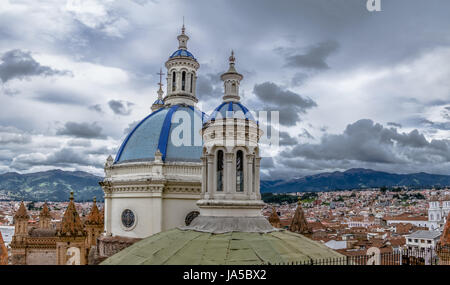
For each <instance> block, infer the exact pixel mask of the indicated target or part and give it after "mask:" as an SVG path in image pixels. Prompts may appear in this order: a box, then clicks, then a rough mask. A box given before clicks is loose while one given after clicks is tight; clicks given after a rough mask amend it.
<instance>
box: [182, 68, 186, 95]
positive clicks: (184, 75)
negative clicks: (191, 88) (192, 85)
mask: <svg viewBox="0 0 450 285" xmlns="http://www.w3.org/2000/svg"><path fill="white" fill-rule="evenodd" d="M181 90H183V91H184V90H186V71H183V72H182V73H181Z"/></svg>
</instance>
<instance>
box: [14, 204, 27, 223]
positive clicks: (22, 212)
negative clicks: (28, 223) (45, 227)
mask: <svg viewBox="0 0 450 285" xmlns="http://www.w3.org/2000/svg"><path fill="white" fill-rule="evenodd" d="M29 218H30V216H29V215H28V213H27V209H26V208H25V204H24V203H23V201H22V202H20V206H19V210H17V212H16V214H15V215H14V219H26V220H28V219H29Z"/></svg>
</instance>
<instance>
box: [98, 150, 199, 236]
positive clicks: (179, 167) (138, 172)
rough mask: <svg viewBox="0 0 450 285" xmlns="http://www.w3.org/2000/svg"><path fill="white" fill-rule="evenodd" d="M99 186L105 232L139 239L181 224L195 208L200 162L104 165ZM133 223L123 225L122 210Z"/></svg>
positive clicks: (157, 161) (156, 160)
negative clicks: (101, 195)
mask: <svg viewBox="0 0 450 285" xmlns="http://www.w3.org/2000/svg"><path fill="white" fill-rule="evenodd" d="M105 174H106V176H105V180H104V181H103V182H102V187H103V190H104V192H105V233H106V235H117V236H124V237H137V238H143V237H147V236H150V235H152V234H155V233H158V232H160V231H164V230H168V229H171V228H174V227H177V226H180V225H183V224H184V220H185V218H186V216H187V215H188V214H189V213H190V212H192V211H198V207H197V206H196V204H195V203H196V201H197V200H198V199H199V198H200V189H201V183H200V181H201V163H194V162H166V163H163V162H162V161H161V160H158V159H155V161H148V162H130V163H121V164H117V165H116V164H111V163H110V164H109V165H108V164H107V165H106V166H105ZM127 209H128V210H131V211H132V212H133V213H134V217H135V222H134V224H133V225H132V226H131V227H128V228H127V227H124V225H123V223H122V217H121V215H122V213H123V212H124V210H127Z"/></svg>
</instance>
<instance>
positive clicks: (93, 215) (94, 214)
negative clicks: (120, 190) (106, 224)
mask: <svg viewBox="0 0 450 285" xmlns="http://www.w3.org/2000/svg"><path fill="white" fill-rule="evenodd" d="M86 224H87V225H101V224H103V222H102V217H101V214H100V211H99V210H98V208H97V199H96V197H94V199H93V204H92V208H91V212H90V213H89V216H88V217H87V219H86Z"/></svg>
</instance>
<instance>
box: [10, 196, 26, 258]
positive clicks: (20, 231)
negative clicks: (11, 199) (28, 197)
mask: <svg viewBox="0 0 450 285" xmlns="http://www.w3.org/2000/svg"><path fill="white" fill-rule="evenodd" d="M29 219H30V216H29V215H28V213H27V209H26V208H25V204H24V203H23V201H22V202H21V203H20V206H19V209H18V210H17V212H16V214H15V215H14V236H13V238H12V241H11V256H12V264H13V265H24V264H26V259H27V257H26V246H27V238H28V220H29Z"/></svg>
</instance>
